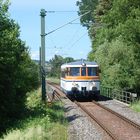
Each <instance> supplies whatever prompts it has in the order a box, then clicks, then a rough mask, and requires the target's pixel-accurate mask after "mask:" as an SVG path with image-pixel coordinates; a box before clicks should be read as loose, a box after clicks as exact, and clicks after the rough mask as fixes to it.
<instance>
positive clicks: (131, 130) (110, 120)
mask: <svg viewBox="0 0 140 140" xmlns="http://www.w3.org/2000/svg"><path fill="white" fill-rule="evenodd" d="M48 84H50V85H51V86H53V87H54V88H55V91H56V92H57V94H58V95H59V96H60V98H62V97H65V98H67V97H66V96H65V95H64V94H63V92H62V91H61V89H60V87H59V86H58V85H57V84H55V83H48ZM75 103H76V104H77V105H78V106H79V107H80V108H81V109H82V110H83V111H84V112H85V113H86V114H87V115H88V116H90V118H92V119H93V120H94V121H96V122H97V123H98V125H100V126H101V128H102V129H103V130H104V131H106V133H107V134H108V135H109V136H110V137H111V139H113V140H139V139H140V125H138V124H136V123H135V122H133V121H131V120H129V119H127V118H125V117H124V116H122V115H120V114H118V113H116V112H114V111H112V110H111V109H109V108H107V107H105V106H103V105H100V104H99V103H97V102H95V101H93V102H77V101H75Z"/></svg>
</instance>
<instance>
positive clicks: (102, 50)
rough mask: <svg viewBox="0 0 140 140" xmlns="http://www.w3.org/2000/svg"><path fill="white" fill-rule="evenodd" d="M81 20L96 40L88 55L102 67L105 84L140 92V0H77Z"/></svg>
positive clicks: (93, 39) (102, 79)
mask: <svg viewBox="0 0 140 140" xmlns="http://www.w3.org/2000/svg"><path fill="white" fill-rule="evenodd" d="M77 5H78V6H79V15H82V14H84V13H85V12H86V11H90V13H89V14H87V15H85V16H83V17H81V24H82V25H83V26H86V27H87V29H88V31H89V36H90V38H91V42H92V50H91V52H90V53H89V55H88V59H89V60H91V61H93V60H94V61H97V63H98V64H99V65H100V68H101V82H102V84H103V85H105V86H112V87H115V88H117V89H121V90H125V91H130V92H134V93H138V95H139V96H140V82H139V79H140V1H139V0H81V1H78V2H77Z"/></svg>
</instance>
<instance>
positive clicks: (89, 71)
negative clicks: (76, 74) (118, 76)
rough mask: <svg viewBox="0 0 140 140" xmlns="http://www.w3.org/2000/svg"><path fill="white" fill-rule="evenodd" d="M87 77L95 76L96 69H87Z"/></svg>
mask: <svg viewBox="0 0 140 140" xmlns="http://www.w3.org/2000/svg"><path fill="white" fill-rule="evenodd" d="M88 76H97V67H88Z"/></svg>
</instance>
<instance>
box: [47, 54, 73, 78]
mask: <svg viewBox="0 0 140 140" xmlns="http://www.w3.org/2000/svg"><path fill="white" fill-rule="evenodd" d="M72 61H74V59H73V58H72V57H66V58H63V57H62V56H60V55H55V56H54V58H52V59H51V60H50V61H49V65H50V66H51V70H50V71H49V72H47V75H48V76H49V77H57V78H60V73H61V65H62V64H64V63H69V62H72Z"/></svg>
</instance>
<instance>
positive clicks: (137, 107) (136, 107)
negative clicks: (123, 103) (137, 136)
mask: <svg viewBox="0 0 140 140" xmlns="http://www.w3.org/2000/svg"><path fill="white" fill-rule="evenodd" d="M131 108H132V109H133V110H134V111H136V112H140V100H139V101H137V102H135V103H133V104H132V105H131Z"/></svg>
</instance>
